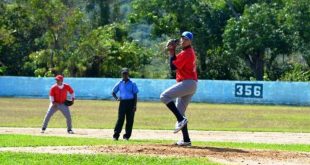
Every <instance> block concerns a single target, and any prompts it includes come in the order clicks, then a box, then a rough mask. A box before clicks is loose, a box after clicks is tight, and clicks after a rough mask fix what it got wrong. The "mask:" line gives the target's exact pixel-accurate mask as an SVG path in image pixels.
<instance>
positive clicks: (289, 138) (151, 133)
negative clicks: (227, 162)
mask: <svg viewBox="0 0 310 165" xmlns="http://www.w3.org/2000/svg"><path fill="white" fill-rule="evenodd" d="M74 131H75V134H73V135H68V134H67V132H66V129H64V128H49V129H47V130H46V132H45V133H44V134H41V133H40V128H10V127H0V134H29V135H40V136H41V135H43V136H70V137H92V138H112V134H113V130H112V129H74ZM189 133H190V136H191V139H192V141H218V142H253V143H274V144H310V133H281V132H237V131H236V132H233V131H193V130H190V131H189ZM131 138H132V139H153V140H154V139H156V140H178V139H179V138H181V134H180V133H178V134H173V133H172V131H170V130H136V129H134V130H133V133H132V137H131Z"/></svg>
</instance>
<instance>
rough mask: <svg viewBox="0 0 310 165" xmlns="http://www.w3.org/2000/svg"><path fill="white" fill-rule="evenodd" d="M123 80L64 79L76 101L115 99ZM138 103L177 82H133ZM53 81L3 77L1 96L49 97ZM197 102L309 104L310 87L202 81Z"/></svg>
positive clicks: (249, 82) (158, 93) (152, 98)
mask: <svg viewBox="0 0 310 165" xmlns="http://www.w3.org/2000/svg"><path fill="white" fill-rule="evenodd" d="M119 80H120V79H113V78H65V80H64V81H65V82H66V83H68V84H70V85H71V86H72V87H73V88H74V90H75V94H76V98H77V99H112V96H111V90H112V88H113V86H114V84H115V83H117V82H118V81H119ZM133 81H134V82H136V84H137V86H138V88H139V90H140V92H139V95H138V97H139V100H148V101H149V100H152V101H159V95H160V93H161V92H162V91H164V90H165V89H166V88H168V87H169V86H171V85H172V84H174V83H175V80H154V79H133ZM54 83H55V80H54V78H33V77H12V76H2V77H0V96H1V97H33V98H48V93H49V89H50V87H51V86H52V85H53V84H54ZM193 101H194V102H208V103H243V104H287V105H310V84H309V83H303V82H263V81H211V80H199V83H198V89H197V92H196V94H195V95H194V97H193Z"/></svg>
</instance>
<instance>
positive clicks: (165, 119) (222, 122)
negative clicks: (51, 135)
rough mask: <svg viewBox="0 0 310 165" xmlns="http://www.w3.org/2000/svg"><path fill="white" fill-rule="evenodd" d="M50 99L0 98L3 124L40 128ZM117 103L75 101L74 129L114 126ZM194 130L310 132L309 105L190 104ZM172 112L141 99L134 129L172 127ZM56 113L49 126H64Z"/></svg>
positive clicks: (0, 122) (190, 125) (61, 117)
mask: <svg viewBox="0 0 310 165" xmlns="http://www.w3.org/2000/svg"><path fill="white" fill-rule="evenodd" d="M48 104H49V101H48V100H47V99H21V98H0V105H1V106H0V114H1V121H0V127H1V126H2V127H41V124H42V120H43V118H44V116H45V113H46V110H47V107H48ZM117 108H118V102H116V101H101V100H76V102H75V105H73V106H72V107H71V113H72V119H73V126H74V128H113V127H114V124H115V122H116V119H117ZM186 114H187V117H188V119H189V129H191V130H217V131H223V130H226V131H228V130H230V131H271V132H310V120H309V116H310V108H309V107H295V106H269V105H268V106H267V105H266V106H262V105H228V104H220V105H218V104H206V103H191V104H190V105H189V107H188V110H187V112H186ZM174 123H175V118H174V116H173V114H172V113H171V112H170V111H169V110H168V109H167V108H166V107H165V105H164V104H162V103H159V102H138V110H137V112H136V116H135V123H134V129H137V128H138V129H166V130H167V129H169V130H170V129H171V128H172V127H173V126H174ZM65 126H66V124H65V119H64V117H63V116H62V114H61V113H59V112H57V113H55V115H54V116H53V117H52V119H51V120H50V124H49V127H65Z"/></svg>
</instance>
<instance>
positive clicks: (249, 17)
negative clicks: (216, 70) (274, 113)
mask: <svg viewBox="0 0 310 165" xmlns="http://www.w3.org/2000/svg"><path fill="white" fill-rule="evenodd" d="M276 5H277V4H275V6H271V5H268V4H266V3H261V4H254V5H251V6H249V7H246V8H245V11H244V13H243V15H242V17H240V19H236V18H232V19H230V20H229V21H228V24H227V26H226V28H225V32H224V34H223V38H224V47H225V50H226V51H227V53H228V54H229V55H231V56H239V57H240V58H241V59H244V60H245V61H246V63H247V64H248V65H249V66H250V68H251V69H252V71H253V73H254V75H255V78H256V80H263V76H264V65H265V64H264V63H267V65H271V64H272V62H273V61H274V59H275V58H276V57H277V55H279V54H289V52H290V51H291V48H292V45H291V44H290V41H291V39H290V36H289V35H286V34H285V32H284V31H283V30H284V29H282V28H281V27H280V26H279V24H278V21H277V13H278V10H277V6H276Z"/></svg>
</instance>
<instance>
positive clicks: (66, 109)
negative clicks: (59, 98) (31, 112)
mask: <svg viewBox="0 0 310 165" xmlns="http://www.w3.org/2000/svg"><path fill="white" fill-rule="evenodd" d="M58 109H59V110H60V111H61V113H62V114H63V115H64V116H65V118H66V121H67V129H68V130H71V129H72V121H71V113H70V110H69V107H68V106H66V105H65V104H58V105H57V106H53V104H50V106H49V107H48V110H47V113H46V115H45V118H44V121H43V126H42V128H44V129H46V128H47V125H48V122H49V121H50V119H51V117H52V116H53V115H54V113H55V112H56V111H57V110H58Z"/></svg>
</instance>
